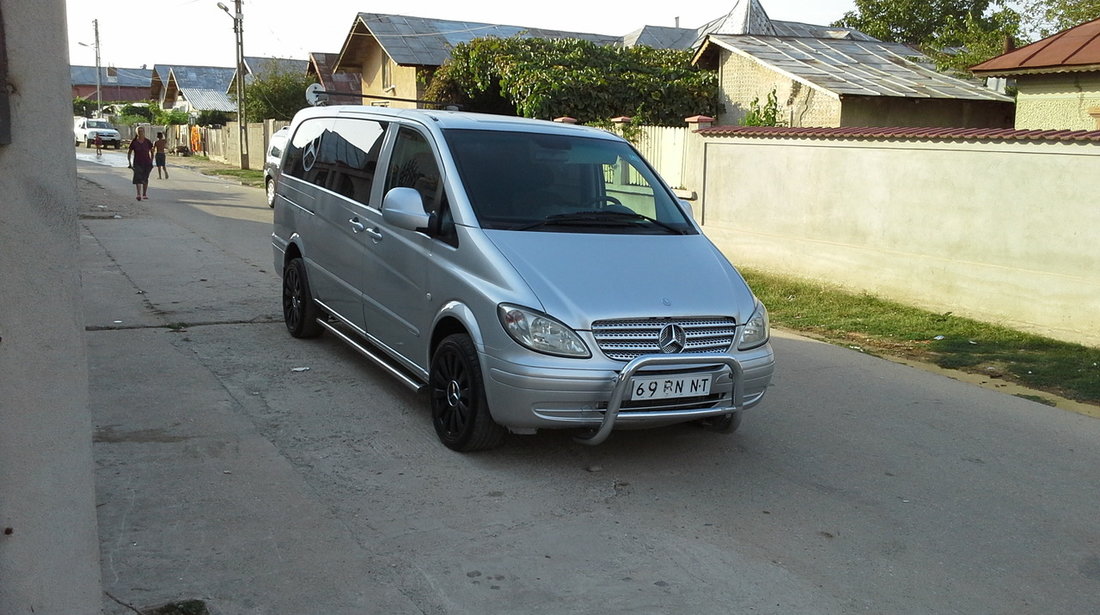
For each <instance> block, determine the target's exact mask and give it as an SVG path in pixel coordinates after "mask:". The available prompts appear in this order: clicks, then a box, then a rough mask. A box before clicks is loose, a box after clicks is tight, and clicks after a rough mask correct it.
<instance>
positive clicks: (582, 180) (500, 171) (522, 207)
mask: <svg viewBox="0 0 1100 615" xmlns="http://www.w3.org/2000/svg"><path fill="white" fill-rule="evenodd" d="M445 135H446V138H447V142H448V144H449V145H450V149H451V153H452V155H453V156H454V159H455V164H456V165H457V167H458V172H459V175H460V176H461V179H462V183H463V185H464V186H465V188H466V196H467V197H468V198H469V200H470V203H471V204H472V205H473V208H474V213H475V214H476V215H477V219H478V222H479V223H480V224H481V227H482V228H485V229H503V230H513V231H538V232H563V233H616V234H624V233H645V234H677V235H683V234H694V233H695V229H694V227H693V226H692V225H691V222H690V221H689V220H688V219H687V217H686V216H685V214H684V212H683V210H682V209H680V207H679V205H678V204H677V203H676V201H675V199H674V197H673V196H672V195H671V194H670V193H669V191H668V190H667V189H666V188H665V187H664V186H663V185H662V184H661V182H660V181H659V180H658V179H657V176H656V174H655V173H654V172H653V170H652V169H651V168H650V167H649V165H648V164H646V162H645V161H644V160H643V159H642V157H641V156H640V155H639V154H638V153H637V152H636V151H635V150H634V149H633V148H632V147H630V146H629V145H627V144H626V143H623V142H621V141H613V140H608V139H593V138H585V137H575V136H567V135H547V134H540V133H531V132H503V131H487V130H459V129H451V130H447V131H445Z"/></svg>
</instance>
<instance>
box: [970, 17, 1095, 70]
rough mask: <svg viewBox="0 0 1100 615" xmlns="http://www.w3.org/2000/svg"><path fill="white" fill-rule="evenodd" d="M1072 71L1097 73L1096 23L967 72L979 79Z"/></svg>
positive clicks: (1093, 22)
mask: <svg viewBox="0 0 1100 615" xmlns="http://www.w3.org/2000/svg"><path fill="white" fill-rule="evenodd" d="M1075 69H1076V70H1081V69H1088V70H1100V19H1096V20H1093V21H1090V22H1087V23H1083V24H1081V25H1079V26H1076V27H1073V28H1070V29H1069V30H1064V31H1062V32H1059V33H1058V34H1055V35H1054V36H1050V37H1047V38H1044V39H1043V40H1041V41H1036V42H1034V43H1032V44H1030V45H1027V46H1026V47H1020V48H1019V49H1017V50H1015V51H1010V52H1008V53H1006V54H1004V55H1001V56H997V57H995V58H993V59H991V60H986V61H985V62H982V63H981V64H978V65H977V66H973V67H971V69H970V70H972V71H974V72H975V73H980V74H982V75H1018V74H1021V73H1028V72H1058V71H1062V70H1075Z"/></svg>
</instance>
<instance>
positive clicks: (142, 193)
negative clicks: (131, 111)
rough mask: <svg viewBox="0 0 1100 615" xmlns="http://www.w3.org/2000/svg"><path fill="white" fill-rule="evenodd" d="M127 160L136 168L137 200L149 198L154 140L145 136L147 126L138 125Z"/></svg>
mask: <svg viewBox="0 0 1100 615" xmlns="http://www.w3.org/2000/svg"><path fill="white" fill-rule="evenodd" d="M126 162H127V164H128V166H129V167H130V168H131V169H133V170H134V190H136V191H137V200H139V201H141V200H146V201H147V200H149V174H150V173H152V172H153V142H152V141H150V140H149V139H147V138H146V137H145V127H144V126H138V129H137V136H136V137H134V139H133V140H132V141H130V149H129V150H128V151H127V152H126Z"/></svg>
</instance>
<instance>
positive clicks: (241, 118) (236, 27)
mask: <svg viewBox="0 0 1100 615" xmlns="http://www.w3.org/2000/svg"><path fill="white" fill-rule="evenodd" d="M233 5H234V7H233V8H234V10H235V12H233V13H230V12H229V7H227V6H225V4H224V3H221V2H219V3H218V8H220V9H221V10H223V11H225V13H226V15H229V16H230V17H232V18H233V33H234V34H236V35H237V127H238V128H239V129H240V140H241V168H242V169H247V168H248V118H246V117H245V112H244V72H245V65H244V15H243V14H242V13H241V0H234V1H233Z"/></svg>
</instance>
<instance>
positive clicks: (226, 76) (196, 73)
mask: <svg viewBox="0 0 1100 615" xmlns="http://www.w3.org/2000/svg"><path fill="white" fill-rule="evenodd" d="M162 66H163V65H159V64H158V65H157V70H158V71H159V70H160V69H161V68H162ZM166 68H168V69H169V71H170V72H171V76H172V77H175V80H176V83H177V84H178V85H179V88H180V89H183V88H199V89H204V90H220V91H222V92H225V91H226V90H227V89H229V84H230V83H232V81H233V75H234V74H236V72H237V69H236V68H222V67H219V66H177V65H171V66H167V67H166Z"/></svg>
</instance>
